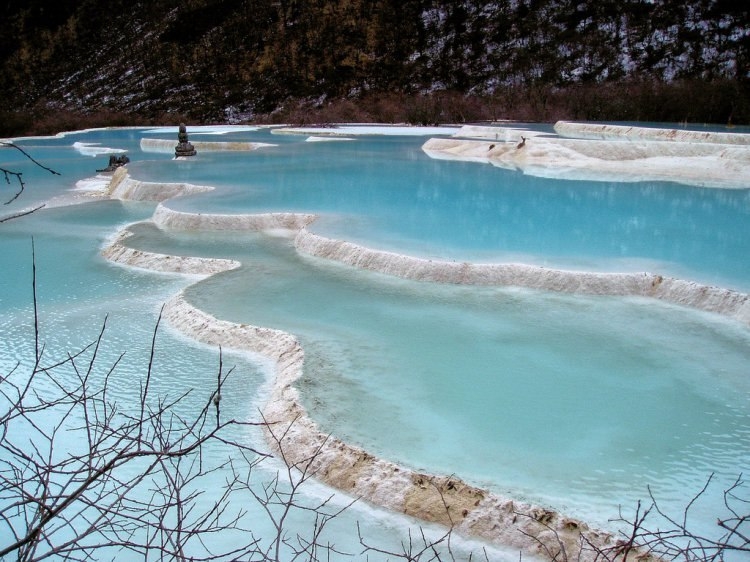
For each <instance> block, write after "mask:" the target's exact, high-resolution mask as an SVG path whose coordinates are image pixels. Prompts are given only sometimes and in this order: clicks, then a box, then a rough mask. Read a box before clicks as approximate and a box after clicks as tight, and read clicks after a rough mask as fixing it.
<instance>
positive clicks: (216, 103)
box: [0, 0, 750, 129]
mask: <svg viewBox="0 0 750 562" xmlns="http://www.w3.org/2000/svg"><path fill="white" fill-rule="evenodd" d="M5 12H6V14H5V18H4V20H3V23H2V26H1V27H0V69H1V70H2V72H1V73H0V102H2V107H3V108H4V109H5V113H4V114H3V115H1V116H0V117H4V119H3V121H4V123H5V125H4V127H5V128H6V129H9V128H13V127H15V128H23V127H27V126H29V122H30V120H36V121H38V120H40V119H43V118H45V116H46V117H48V118H49V117H50V116H54V115H55V114H67V113H72V114H76V115H79V116H80V115H85V114H94V115H99V116H107V115H108V116H109V118H110V119H112V118H114V116H119V118H121V119H128V118H132V119H156V120H159V119H171V118H177V117H180V118H188V119H191V120H194V121H227V120H230V121H232V120H234V121H237V120H247V119H252V118H253V117H257V116H259V115H261V114H272V113H273V112H275V113H276V114H278V115H286V116H287V117H289V116H290V113H289V112H290V108H291V107H298V106H299V105H300V104H302V105H303V106H307V107H310V108H312V109H315V108H319V109H325V108H326V107H333V106H335V107H338V108H339V111H343V112H344V113H346V112H347V111H348V112H349V113H351V114H352V116H353V117H358V116H361V115H363V108H365V109H367V110H368V111H369V112H370V114H372V116H373V117H374V118H377V117H378V115H375V114H377V113H379V114H380V117H383V118H388V116H389V115H391V114H393V116H394V117H399V116H400V117H403V116H404V114H403V112H402V113H401V114H400V115H399V113H398V111H397V109H398V108H400V109H401V110H404V108H406V109H408V110H410V111H411V114H408V115H406V118H408V119H409V120H414V121H436V120H456V119H461V118H467V119H471V118H477V117H485V118H491V117H498V118H502V117H526V118H538V119H544V118H557V117H571V118H587V119H652V120H653V119H658V120H674V121H676V120H693V121H713V122H723V123H726V122H728V121H732V122H735V123H741V122H748V120H750V102H749V101H748V100H749V98H750V93H749V88H750V86H749V85H748V84H749V82H750V16H749V12H750V10H749V8H748V4H747V3H746V2H738V1H736V0H685V1H667V0H506V1H495V2H489V1H481V0H463V1H449V0H369V1H368V0H328V1H324V0H276V1H262V0H184V1H183V2H176V1H173V0H135V1H131V2H125V1H124V0H96V1H95V0H56V2H54V3H49V2H48V1H47V0H10V1H8V2H5ZM389 100H390V105H391V107H389V105H388V103H387V102H389ZM342 107H343V108H345V109H343V110H342V109H341V108H342ZM346 108H348V109H346ZM488 113H492V115H489V114H488ZM557 113H559V114H561V115H556V114H557ZM128 116H129V117H128Z"/></svg>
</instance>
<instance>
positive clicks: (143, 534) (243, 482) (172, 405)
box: [0, 250, 345, 561]
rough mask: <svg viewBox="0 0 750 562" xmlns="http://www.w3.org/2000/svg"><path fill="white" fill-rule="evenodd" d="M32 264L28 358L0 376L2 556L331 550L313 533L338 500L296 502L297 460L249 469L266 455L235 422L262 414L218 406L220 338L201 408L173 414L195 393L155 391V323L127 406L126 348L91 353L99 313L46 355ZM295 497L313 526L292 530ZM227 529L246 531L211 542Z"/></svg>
mask: <svg viewBox="0 0 750 562" xmlns="http://www.w3.org/2000/svg"><path fill="white" fill-rule="evenodd" d="M32 253H33V250H32ZM33 271H34V274H33V277H34V280H33V281H32V287H33V293H34V297H33V299H34V349H35V352H34V353H35V355H34V358H33V365H32V366H31V368H30V369H28V370H27V369H25V368H23V367H22V366H21V363H20V362H19V363H17V364H16V365H15V366H14V367H13V368H12V369H11V370H10V372H9V373H7V374H6V375H5V376H4V377H2V379H0V537H2V538H1V539H0V558H6V557H13V558H15V559H18V560H24V561H33V560H43V559H46V558H50V557H63V558H66V559H69V560H91V559H99V558H103V557H108V558H114V557H116V556H117V555H118V553H123V552H130V553H131V554H136V555H138V556H139V557H140V558H143V559H152V558H158V559H164V558H166V559H171V560H243V559H244V560H292V559H305V560H318V559H319V558H318V554H319V553H321V552H332V551H333V550H334V549H333V547H332V546H331V545H321V544H319V541H321V540H322V539H321V533H322V531H323V529H324V527H325V523H326V522H327V521H329V520H330V519H332V518H334V517H336V516H337V515H338V514H339V513H340V512H341V511H342V509H341V508H339V509H335V510H333V511H332V512H331V513H327V512H326V508H327V503H328V502H327V501H326V502H323V503H322V504H320V505H313V506H312V507H302V503H301V502H299V501H298V500H297V496H298V495H299V493H300V486H302V485H303V484H304V482H305V481H307V479H308V478H309V477H310V475H309V474H308V473H307V469H306V467H305V466H301V467H300V466H287V469H286V472H284V473H283V474H282V475H281V476H277V477H276V478H274V479H272V481H271V482H270V483H268V484H266V485H263V486H262V492H260V493H259V492H257V491H255V490H256V486H251V475H252V474H253V469H254V468H255V467H256V466H257V464H258V463H259V462H260V461H262V460H263V459H265V458H266V457H267V456H268V455H267V454H265V453H263V452H261V451H258V450H256V449H254V448H252V447H250V446H248V445H246V444H245V443H244V439H240V438H238V437H237V435H238V434H240V433H241V432H240V431H237V430H238V429H242V428H243V427H245V426H248V427H249V426H257V425H259V424H258V423H249V422H238V421H236V420H234V419H228V420H227V419H224V416H223V415H222V412H221V395H220V390H221V387H222V385H223V384H224V383H225V382H226V380H227V377H229V376H230V375H231V373H232V369H229V370H228V371H226V372H225V369H224V366H223V364H222V354H221V349H219V366H218V371H217V378H216V381H217V384H216V388H215V389H213V390H211V391H210V392H208V393H207V395H206V396H205V397H204V399H203V400H202V404H203V406H202V407H200V409H199V411H198V412H197V413H195V412H194V413H192V414H189V415H187V414H181V413H180V410H181V408H180V406H181V404H182V403H183V402H184V401H185V399H186V398H187V396H188V395H189V394H190V392H186V393H183V394H180V395H178V396H176V397H172V398H169V397H164V396H154V393H153V391H152V386H153V385H152V376H153V365H154V356H155V353H156V349H157V335H158V328H159V321H157V323H156V326H155V328H154V330H153V336H152V341H151V353H150V359H149V363H148V367H147V368H146V372H145V375H144V378H143V380H142V381H141V383H140V386H139V389H138V391H137V397H136V400H135V404H134V405H133V404H130V405H128V404H120V403H117V402H116V401H115V400H114V399H113V398H112V395H111V392H110V390H109V389H110V385H111V380H112V377H113V376H114V375H115V373H116V370H117V366H118V364H119V363H120V361H121V359H122V356H120V358H118V359H117V360H116V361H115V362H114V364H112V365H107V366H104V367H102V366H101V365H100V361H99V360H98V359H97V357H98V354H99V351H100V346H101V345H102V343H103V336H104V333H105V330H106V319H105V321H104V323H103V325H102V328H101V330H100V332H99V335H98V337H97V338H96V340H95V341H93V342H92V343H90V344H89V345H87V346H85V347H84V348H82V349H80V350H78V351H77V352H75V353H69V354H66V355H65V356H64V357H62V358H60V359H49V358H48V355H49V354H48V353H47V352H46V350H45V346H44V344H43V342H42V340H41V338H40V326H39V317H38V307H37V296H36V280H35V278H36V266H35V265H34V266H33ZM159 320H160V319H159ZM63 369H64V370H65V376H62V370H63ZM71 373H72V375H71ZM182 409H183V410H184V409H185V408H182ZM261 423H262V422H261ZM243 437H244V436H243ZM217 446H219V447H221V448H222V449H223V450H224V451H225V454H224V455H223V457H221V458H223V459H224V460H221V461H218V462H217V461H216V460H215V457H216V455H215V454H213V453H212V452H211V448H212V447H213V448H216V447H217ZM217 475H219V476H220V480H223V482H224V484H223V487H222V489H221V490H213V496H212V497H210V498H207V497H206V493H207V492H206V480H207V478H209V477H214V478H213V480H212V482H215V481H216V478H215V477H216V476H217ZM239 491H251V492H252V494H253V496H254V497H255V498H256V499H257V501H259V502H260V503H261V505H262V506H263V507H264V508H265V511H266V513H267V514H268V517H269V518H270V520H271V521H272V522H273V526H274V529H275V537H272V538H271V539H270V541H269V539H268V538H264V539H263V540H261V538H259V537H255V536H254V535H253V531H252V529H251V528H249V523H248V518H247V517H246V514H247V511H246V509H245V508H244V507H242V506H243V505H245V504H244V503H243V502H234V503H233V502H231V501H230V500H231V499H233V498H234V497H235V495H236V494H237V493H238V492H239ZM277 507H280V508H281V510H280V511H279V510H278V509H276V508H277ZM294 509H305V510H307V511H310V512H312V513H313V515H314V516H315V520H316V523H315V525H314V528H313V529H311V533H310V537H309V538H304V537H303V536H301V535H300V534H299V533H297V534H294V533H291V532H289V531H288V529H287V526H286V516H287V515H288V513H289V512H290V510H294ZM344 509H345V508H344ZM279 514H280V515H279ZM232 532H235V533H238V535H239V536H241V539H242V540H241V541H239V542H235V543H234V544H235V545H237V546H227V544H226V543H227V541H223V540H211V539H212V537H214V536H216V535H218V534H220V533H223V534H226V533H232ZM222 536H223V535H222ZM216 545H219V547H218V548H217V546H216ZM282 546H284V547H285V548H287V547H289V548H291V549H292V553H293V554H294V555H295V556H294V557H293V558H290V557H289V551H288V549H287V550H284V549H282Z"/></svg>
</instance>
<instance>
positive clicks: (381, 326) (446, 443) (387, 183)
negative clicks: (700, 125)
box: [0, 130, 750, 542]
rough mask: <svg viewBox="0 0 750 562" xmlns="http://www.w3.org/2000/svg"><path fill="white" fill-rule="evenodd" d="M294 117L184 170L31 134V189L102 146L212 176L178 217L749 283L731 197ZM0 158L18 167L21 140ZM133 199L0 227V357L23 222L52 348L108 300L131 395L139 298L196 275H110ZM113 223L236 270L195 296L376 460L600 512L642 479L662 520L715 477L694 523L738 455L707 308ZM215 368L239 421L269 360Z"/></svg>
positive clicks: (150, 171)
mask: <svg viewBox="0 0 750 562" xmlns="http://www.w3.org/2000/svg"><path fill="white" fill-rule="evenodd" d="M221 132H222V133H224V132H223V131H221ZM357 132H358V131H356V130H355V131H347V134H348V133H352V134H356V133H357ZM360 132H361V131H360ZM452 132H454V131H450V133H452ZM300 133H302V134H300V135H299V136H297V135H270V134H268V132H267V131H242V132H233V133H232V132H230V133H224V134H221V135H217V136H216V137H215V140H218V141H228V140H230V138H231V139H232V140H242V141H249V142H258V143H266V142H267V143H269V144H271V143H273V144H276V145H277V146H275V147H263V148H260V149H258V150H254V151H252V152H251V153H241V154H226V153H205V154H199V156H198V157H197V158H196V159H194V160H191V161H185V162H175V161H172V160H170V159H169V156H168V155H166V154H159V153H156V154H154V153H141V152H140V141H141V139H142V138H144V137H146V136H147V135H148V136H147V138H153V137H155V136H156V137H158V136H159V133H158V132H157V133H154V132H148V133H147V135H146V133H145V132H143V131H139V130H127V131H97V132H89V133H86V134H81V135H75V137H74V138H75V140H76V141H78V142H81V143H86V144H79V145H78V146H77V147H73V146H72V145H73V142H74V140H73V137H71V138H62V139H54V140H35V141H25V142H26V143H28V145H29V147H30V148H33V149H34V150H35V151H38V153H39V155H40V156H39V157H40V158H42V159H45V163H47V162H49V163H50V164H49V165H51V166H52V167H55V168H56V169H60V170H61V171H63V172H64V175H63V177H62V179H54V178H52V179H51V178H47V177H46V176H44V175H43V174H41V173H39V172H38V171H36V170H34V169H33V167H27V170H28V174H29V181H30V180H31V179H33V180H35V181H36V182H37V183H36V184H33V185H35V187H36V189H35V190H34V191H32V192H31V193H30V194H29V200H33V199H34V198H37V199H39V200H41V199H44V198H47V197H50V196H59V195H64V194H65V191H66V189H71V188H73V187H74V186H75V183H76V181H77V180H79V179H84V178H86V177H90V176H93V175H94V173H93V170H94V169H95V168H101V167H103V165H102V163H103V158H105V157H106V154H107V153H108V152H111V151H114V150H126V151H127V152H128V155H129V156H130V158H131V160H132V164H131V165H130V166H129V169H130V172H131V174H132V175H133V176H134V177H137V178H139V179H143V180H150V181H173V182H186V181H187V182H190V183H193V184H198V185H211V186H215V187H216V190H215V191H214V192H212V193H210V194H199V195H195V196H191V197H188V198H184V199H182V200H174V201H171V202H170V203H169V206H170V207H173V208H177V209H181V210H188V211H203V212H213V213H215V212H225V213H230V212H231V213H235V212H259V211H269V210H272V211H304V212H314V213H317V214H319V215H320V218H319V219H318V221H317V222H316V223H315V224H314V225H313V226H312V227H311V229H312V230H313V231H315V232H319V233H321V234H324V235H326V236H330V237H335V238H342V239H347V240H352V241H357V242H360V243H363V244H366V245H368V246H371V247H377V248H383V249H388V250H394V251H400V252H404V253H409V254H414V255H420V256H425V257H432V258H436V259H437V258H440V259H449V260H451V259H455V260H459V261H468V260H471V261H505V260H509V259H510V260H512V261H525V262H530V263H536V264H540V265H547V266H556V267H568V268H573V269H581V270H597V271H651V272H655V273H661V274H666V275H672V276H675V277H681V278H685V279H690V280H696V281H701V282H706V283H711V284H718V285H721V286H726V287H730V288H735V289H739V290H742V291H747V290H748V289H750V264H749V263H748V261H747V260H746V259H745V253H746V247H747V240H749V239H750V220H749V219H750V197H749V196H748V190H731V191H727V190H717V189H709V188H700V187H686V186H684V185H681V184H676V183H669V182H664V183H660V182H647V183H635V184H633V183H619V182H614V181H613V182H597V181H562V180H552V179H543V178H536V177H533V176H528V175H522V174H520V173H518V172H513V171H508V170H502V169H498V168H491V167H486V166H481V165H477V164H474V163H469V162H451V161H438V160H432V159H429V158H428V157H427V156H426V155H425V154H424V152H423V151H422V150H421V148H420V147H421V144H422V143H423V142H424V138H417V139H415V138H413V137H383V136H382V135H379V136H377V137H366V136H365V137H361V136H357V137H354V139H355V140H354V141H351V142H345V143H334V142H317V143H310V142H305V140H306V139H307V138H308V137H309V135H310V131H300ZM210 135H211V132H210V131H208V132H207V134H206V136H205V137H204V136H203V135H202V136H201V137H200V138H201V139H202V140H203V139H204V138H206V139H211V136H210ZM162 136H164V138H169V137H168V135H162ZM93 143H100V144H98V145H97V146H100V147H102V148H101V149H99V150H98V151H94V150H92V145H93ZM92 152H97V153H98V154H102V155H104V156H100V157H99V158H98V159H97V158H92V157H91V156H90V154H91V153H92ZM35 155H37V154H36V153H35ZM0 157H1V158H6V153H5V152H0ZM3 162H4V165H5V162H6V161H5V160H3ZM10 164H12V165H18V166H26V164H25V163H23V162H22V159H20V158H18V157H16V156H13V158H11V160H10ZM30 185H32V184H31V181H30ZM37 186H38V187H37ZM749 187H750V186H749ZM152 211H153V205H150V204H145V203H137V204H134V203H127V202H125V203H121V202H108V201H100V202H96V203H93V204H87V205H85V206H80V207H74V208H61V209H53V210H49V211H45V212H42V213H38V214H37V215H34V216H32V217H29V218H28V219H24V221H23V222H21V221H18V222H15V223H8V224H7V225H5V226H3V227H2V228H3V230H2V231H1V232H0V247H1V248H2V252H1V253H0V256H1V257H0V260H2V262H1V263H2V265H1V267H2V277H1V278H0V283H1V285H0V289H1V290H0V309H2V311H3V316H2V323H1V324H0V332H1V333H2V335H3V338H2V339H3V348H2V349H3V352H2V363H0V364H2V365H3V366H4V367H5V368H7V365H10V364H11V363H12V362H13V361H15V360H16V359H18V360H22V361H23V360H24V358H26V360H27V361H28V354H29V353H30V352H31V347H30V345H31V344H30V342H29V334H30V332H29V329H30V328H29V318H30V301H29V299H30V289H29V285H28V284H29V261H30V258H29V246H30V243H29V236H30V234H31V233H33V234H34V236H35V240H36V248H37V263H38V268H39V275H40V279H39V288H40V295H41V296H40V301H41V302H40V304H41V308H42V313H43V314H42V320H43V325H44V326H45V330H44V335H45V338H46V339H47V341H48V342H49V346H50V348H51V349H56V350H64V349H67V348H69V347H70V346H73V347H75V346H80V345H81V344H82V342H86V343H87V342H88V341H90V340H91V339H93V337H95V334H96V333H97V332H98V328H99V325H100V323H101V319H102V316H103V315H104V314H105V313H109V314H110V319H109V320H108V323H109V325H110V326H111V329H110V335H109V337H108V340H107V341H108V344H109V345H110V346H111V349H112V351H111V353H112V357H114V356H115V354H116V353H119V351H121V350H122V349H124V348H127V349H128V350H129V351H128V354H129V355H132V356H133V357H132V360H129V361H127V362H126V363H124V364H123V373H122V377H123V378H122V379H121V380H122V381H123V382H121V385H122V390H121V392H122V397H123V399H126V398H127V396H128V388H129V385H128V382H127V381H128V380H131V379H132V378H133V377H137V376H138V373H140V372H142V369H143V364H144V363H143V362H144V360H145V359H144V358H145V355H144V354H145V353H146V349H145V347H146V346H147V345H148V342H149V337H150V331H151V329H152V328H153V325H154V322H155V315H156V311H157V310H158V307H159V306H160V304H161V303H163V302H164V301H166V300H167V299H168V298H169V296H170V295H171V294H173V293H174V292H176V291H177V290H179V289H180V288H182V287H185V286H187V285H188V283H190V282H192V281H194V280H189V279H184V278H181V277H179V276H173V275H154V274H151V273H148V272H143V271H138V270H131V269H127V268H122V267H114V266H112V265H110V264H108V263H107V262H105V261H104V260H103V258H101V257H100V256H99V255H98V250H99V248H100V246H101V245H102V244H103V243H104V241H105V239H106V238H107V237H108V236H110V235H111V234H113V233H114V231H115V230H116V227H117V226H118V225H123V224H125V223H129V222H133V221H137V220H142V219H146V218H148V217H149V216H150V214H151V212H152ZM132 230H133V232H134V233H135V235H134V236H133V237H131V238H130V239H129V240H128V242H127V243H128V244H129V245H131V246H133V247H136V248H140V249H144V250H150V251H155V252H160V253H165V254H178V255H205V256H211V257H226V258H232V259H237V260H239V261H241V262H242V264H243V265H242V267H241V268H240V269H238V270H236V271H232V272H227V273H223V274H220V275H217V276H215V277H213V278H209V279H206V280H204V281H201V282H199V283H197V284H195V285H193V286H191V287H190V288H189V289H188V290H187V293H186V295H187V298H188V300H189V301H190V302H191V303H192V304H194V305H196V306H198V307H199V308H201V309H204V310H206V311H208V312H210V313H211V314H214V315H215V316H217V317H219V318H222V319H226V320H231V321H235V322H242V323H252V324H255V325H260V326H268V327H274V328H279V329H282V330H285V331H288V332H290V333H293V334H295V335H297V337H298V338H299V339H300V341H301V343H302V345H303V346H304V348H305V352H306V358H307V362H306V365H305V374H304V376H303V378H302V380H301V381H300V383H299V388H300V390H301V392H302V397H303V402H304V404H305V406H306V407H307V409H308V411H309V413H310V415H311V416H312V417H313V419H315V420H316V421H317V422H318V423H319V424H320V426H321V428H322V429H323V430H324V431H330V432H332V433H334V434H335V435H336V436H338V437H340V438H342V439H344V440H346V441H348V442H351V443H354V444H358V445H361V446H362V447H364V448H365V449H367V450H368V451H371V452H372V453H374V454H376V455H379V456H382V457H384V458H388V459H391V460H394V461H396V462H399V463H401V464H403V465H405V466H410V467H413V468H416V469H420V470H423V471H428V472H436V473H455V474H458V475H459V476H461V477H462V478H464V479H465V480H467V481H470V482H472V483H474V484H476V485H480V486H483V487H487V488H489V489H492V490H495V491H498V492H501V493H503V494H507V495H510V496H511V497H517V498H522V499H527V500H530V501H533V502H535V503H540V504H543V505H546V506H550V507H553V508H554V509H556V510H559V511H562V512H565V513H569V514H571V515H575V516H578V517H581V518H583V519H586V520H589V521H591V522H593V523H595V524H596V525H599V526H605V527H606V526H608V522H607V520H608V519H609V518H611V517H613V516H615V515H616V513H617V507H618V505H623V506H624V507H626V508H628V507H631V508H632V507H633V506H634V504H635V502H636V501H637V500H638V499H642V498H644V497H645V495H646V493H647V486H650V487H651V488H652V490H653V491H654V492H655V494H656V496H657V497H658V498H659V499H660V500H662V501H663V503H664V505H665V506H668V508H669V509H675V510H679V509H680V508H681V507H682V506H684V504H685V502H686V501H687V500H689V498H690V497H691V494H693V493H695V492H697V491H698V490H699V489H700V487H701V486H702V484H703V482H705V479H706V478H707V477H708V475H709V474H711V473H712V472H715V473H716V474H717V480H718V482H717V489H716V490H715V491H716V493H714V494H712V495H710V497H707V498H706V501H705V502H703V503H702V504H701V505H699V506H698V512H699V513H700V514H701V519H699V521H698V524H699V525H709V524H710V523H711V522H713V520H714V519H715V516H714V513H715V510H716V509H717V507H718V504H719V503H720V500H721V498H720V494H719V492H720V491H721V486H723V485H726V484H727V483H728V482H730V481H732V480H733V479H734V478H735V477H736V476H737V474H739V473H740V472H742V471H746V470H747V468H748V467H750V456H749V455H750V382H749V380H750V379H749V378H748V376H747V375H748V372H747V365H748V364H749V363H748V359H750V345H748V344H750V335H748V331H747V327H746V326H743V325H740V324H738V323H735V322H732V321H731V320H728V319H726V318H722V317H718V316H715V315H710V314H707V313H704V312H699V311H695V310H689V309H684V308H679V307H676V306H673V305H669V304H664V303H660V302H656V301H653V300H647V299H641V298H633V297H631V298H615V297H593V296H590V297H586V296H580V295H579V296H574V295H561V294H555V293H544V292H536V291H531V290H527V289H513V288H487V287H485V288H473V287H456V286H444V285H436V284H424V283H418V282H412V281H405V280H398V279H394V278H390V277H387V276H383V275H380V274H376V273H371V272H362V271H357V270H354V269H351V268H348V267H346V266H342V265H337V264H334V263H331V262H328V261H325V260H320V259H317V258H310V257H305V256H300V255H299V254H297V253H296V252H295V251H294V248H293V246H292V243H291V241H290V240H289V239H288V238H277V237H268V236H265V235H261V234H242V235H237V234H234V233H185V232H176V231H162V230H158V229H156V228H154V227H153V226H152V225H149V224H144V225H136V226H134V227H133V228H132ZM160 345H161V346H162V349H163V351H164V359H163V361H164V364H163V365H164V366H163V371H162V370H161V369H160V372H163V373H164V376H163V377H161V378H160V379H159V381H160V382H159V385H160V388H163V389H164V390H165V391H169V390H170V389H173V385H174V384H175V383H176V382H177V383H179V384H181V385H187V386H193V387H195V388H201V387H205V386H206V385H209V384H211V382H210V381H213V376H214V374H215V365H216V354H215V351H212V350H209V349H206V348H204V347H201V346H197V345H195V344H193V343H190V342H189V341H188V340H186V338H184V337H183V336H179V335H177V334H175V333H172V332H170V331H169V330H165V331H164V333H163V334H162V339H161V340H160ZM131 349H132V350H133V351H130V350H131ZM232 361H233V363H236V364H237V365H238V378H237V379H236V380H238V381H240V382H237V383H236V385H237V386H236V387H235V388H233V391H232V393H231V395H232V405H231V408H232V411H233V412H236V415H238V416H239V417H245V416H252V415H254V413H255V411H256V409H257V407H258V404H259V401H260V400H261V398H259V392H261V391H259V389H260V388H262V386H263V381H264V380H265V378H264V375H263V372H262V369H261V368H259V366H258V365H257V364H255V363H253V362H252V361H250V360H248V359H247V358H245V357H244V356H233V357H232ZM260 395H261V396H262V392H261V394H260ZM256 438H257V436H256ZM362 509H364V508H362ZM355 519H367V520H372V521H373V522H372V523H371V527H368V528H369V530H370V532H371V533H372V534H373V535H374V536H377V537H382V540H384V541H386V542H387V541H392V540H395V541H398V540H399V537H401V536H402V535H401V534H400V532H401V531H398V529H403V528H404V527H405V526H406V524H407V523H406V522H405V521H404V520H401V519H399V518H393V517H390V516H382V515H378V516H377V517H376V516H375V515H374V513H373V512H369V511H364V512H363V511H360V512H356V511H355V512H353V513H352V514H351V515H348V516H347V518H342V521H341V525H340V528H338V527H337V531H336V532H337V533H340V536H345V535H347V534H348V535H351V534H352V529H353V527H352V525H353V521H354V520H355ZM299 524H300V525H304V524H305V522H304V521H301V522H300V523H299ZM337 536H338V535H337ZM350 538H351V536H350ZM342 540H343V539H342ZM355 542H356V541H355Z"/></svg>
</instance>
